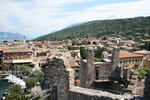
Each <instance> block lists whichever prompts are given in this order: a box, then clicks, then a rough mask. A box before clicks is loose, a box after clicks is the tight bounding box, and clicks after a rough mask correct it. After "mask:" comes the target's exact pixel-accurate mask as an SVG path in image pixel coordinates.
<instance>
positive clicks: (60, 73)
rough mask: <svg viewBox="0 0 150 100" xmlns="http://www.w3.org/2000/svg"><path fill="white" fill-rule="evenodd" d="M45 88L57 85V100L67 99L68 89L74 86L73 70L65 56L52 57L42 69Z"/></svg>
mask: <svg viewBox="0 0 150 100" xmlns="http://www.w3.org/2000/svg"><path fill="white" fill-rule="evenodd" d="M43 70H44V73H45V84H46V87H47V88H50V87H52V86H57V89H58V90H57V91H58V92H57V93H58V94H57V95H58V100H67V98H68V90H69V89H70V88H71V87H72V86H74V71H73V69H72V68H71V67H70V65H69V61H68V59H67V58H66V57H55V58H53V59H52V60H51V61H50V62H49V64H48V66H46V67H45V68H44V69H43Z"/></svg>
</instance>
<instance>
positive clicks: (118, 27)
mask: <svg viewBox="0 0 150 100" xmlns="http://www.w3.org/2000/svg"><path fill="white" fill-rule="evenodd" d="M112 35H114V36H115V35H121V36H129V35H130V36H134V37H135V38H136V37H138V38H139V37H141V38H143V39H144V38H149V37H148V36H149V35H150V16H148V17H137V18H127V19H115V20H95V21H90V22H87V23H83V24H80V25H77V26H73V27H69V28H66V29H62V30H60V31H57V32H54V33H50V34H48V35H45V36H41V37H38V38H36V39H34V40H65V39H74V38H87V37H97V38H99V37H102V36H112Z"/></svg>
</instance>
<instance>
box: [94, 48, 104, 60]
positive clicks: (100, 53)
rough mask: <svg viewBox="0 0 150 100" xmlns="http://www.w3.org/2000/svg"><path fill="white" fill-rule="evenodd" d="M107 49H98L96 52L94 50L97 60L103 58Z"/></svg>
mask: <svg viewBox="0 0 150 100" xmlns="http://www.w3.org/2000/svg"><path fill="white" fill-rule="evenodd" d="M105 50H106V49H105V48H103V47H102V48H101V47H98V48H97V49H96V50H94V54H95V58H101V56H102V52H103V51H105Z"/></svg>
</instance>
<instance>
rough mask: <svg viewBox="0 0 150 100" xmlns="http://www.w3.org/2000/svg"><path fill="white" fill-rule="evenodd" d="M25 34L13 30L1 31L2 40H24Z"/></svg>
mask: <svg viewBox="0 0 150 100" xmlns="http://www.w3.org/2000/svg"><path fill="white" fill-rule="evenodd" d="M23 37H24V36H23V35H22V34H19V33H12V32H0V40H23Z"/></svg>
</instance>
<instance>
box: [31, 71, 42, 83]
mask: <svg viewBox="0 0 150 100" xmlns="http://www.w3.org/2000/svg"><path fill="white" fill-rule="evenodd" d="M31 77H35V78H36V79H37V81H38V82H41V81H43V80H44V73H43V72H41V71H38V70H36V71H34V72H33V73H32V75H31Z"/></svg>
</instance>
